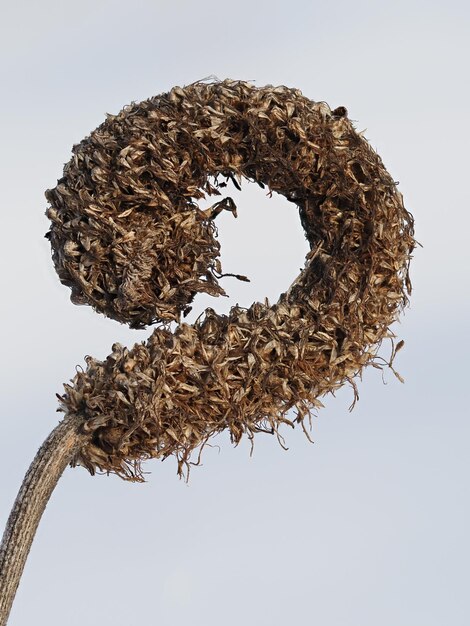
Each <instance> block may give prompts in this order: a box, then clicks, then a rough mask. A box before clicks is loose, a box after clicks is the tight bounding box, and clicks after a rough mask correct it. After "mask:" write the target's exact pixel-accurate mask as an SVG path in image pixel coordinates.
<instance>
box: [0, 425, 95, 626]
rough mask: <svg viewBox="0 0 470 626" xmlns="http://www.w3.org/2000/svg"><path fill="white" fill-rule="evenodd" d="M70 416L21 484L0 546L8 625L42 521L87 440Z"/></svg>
mask: <svg viewBox="0 0 470 626" xmlns="http://www.w3.org/2000/svg"><path fill="white" fill-rule="evenodd" d="M80 422H81V420H80V419H79V418H78V417H77V416H69V417H66V418H65V419H64V420H62V422H60V424H59V425H58V426H57V427H56V428H54V430H53V431H52V432H51V434H50V435H49V437H48V438H47V439H46V441H45V442H44V443H43V444H42V446H41V448H40V449H39V451H38V453H37V454H36V457H35V459H34V461H33V462H32V463H31V466H30V468H29V470H28V471H27V473H26V476H25V478H24V480H23V484H22V485H21V489H20V491H19V493H18V496H17V497H16V500H15V503H14V505H13V509H12V511H11V513H10V517H9V518H8V521H7V525H6V529H5V533H4V535H3V540H2V544H1V546H0V626H5V624H6V623H7V620H8V616H9V614H10V609H11V605H12V604H13V600H14V598H15V594H16V590H17V588H18V584H19V582H20V578H21V574H22V573H23V568H24V565H25V562H26V559H27V557H28V553H29V550H30V548H31V544H32V542H33V539H34V535H35V534H36V530H37V527H38V524H39V520H40V519H41V516H42V514H43V512H44V509H45V508H46V505H47V502H48V500H49V498H50V496H51V493H52V492H53V490H54V488H55V486H56V484H57V481H58V480H59V478H60V476H61V475H62V472H63V471H64V469H65V468H66V467H67V465H68V463H69V462H70V461H71V459H72V457H73V456H74V454H75V452H76V451H77V449H78V448H79V447H80V445H81V444H82V443H83V441H84V436H83V435H81V434H79V432H78V426H79V424H80Z"/></svg>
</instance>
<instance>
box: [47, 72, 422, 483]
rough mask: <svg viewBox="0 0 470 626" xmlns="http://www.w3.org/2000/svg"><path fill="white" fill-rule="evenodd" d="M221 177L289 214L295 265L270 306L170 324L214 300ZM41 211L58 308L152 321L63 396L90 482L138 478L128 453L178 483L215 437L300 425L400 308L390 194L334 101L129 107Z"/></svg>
mask: <svg viewBox="0 0 470 626" xmlns="http://www.w3.org/2000/svg"><path fill="white" fill-rule="evenodd" d="M229 179H231V180H232V181H235V183H236V184H240V182H241V181H242V179H248V180H250V181H255V182H257V183H258V184H260V185H261V186H265V187H267V188H268V190H270V191H272V192H277V193H280V194H282V195H283V196H285V197H286V198H287V199H288V200H290V201H292V202H294V203H295V204H296V205H297V207H298V210H299V213H300V219H301V222H302V225H303V227H304V229H305V234H306V237H307V239H308V241H309V244H310V251H309V253H308V254H307V257H306V263H305V268H304V269H303V271H302V272H301V273H300V275H299V276H298V278H297V279H296V280H295V282H294V284H293V285H292V286H291V287H290V288H289V289H288V290H287V291H286V292H285V293H282V294H281V295H280V297H279V300H278V302H277V303H276V304H274V305H272V306H271V305H269V303H268V302H265V303H264V304H262V303H259V302H255V303H254V304H253V305H252V306H251V307H250V308H249V309H242V308H240V307H234V308H232V309H231V311H230V313H229V314H228V315H219V314H217V313H215V312H214V311H213V310H212V309H207V310H206V312H205V314H204V315H203V316H202V317H201V318H200V319H199V320H198V321H197V322H196V323H194V324H192V325H189V324H185V323H183V322H181V316H182V314H184V313H185V312H186V311H187V310H188V307H189V306H190V304H191V301H192V300H193V298H194V296H195V295H196V294H197V293H200V292H206V293H209V294H212V295H214V296H217V295H220V294H223V293H224V291H223V289H222V287H221V286H220V284H219V281H218V279H219V278H220V275H221V272H222V268H221V265H220V261H219V252H220V247H219V244H218V241H217V238H216V233H217V231H216V227H215V225H214V219H215V217H216V215H217V213H218V212H219V211H220V210H222V209H229V210H232V211H235V207H234V205H233V201H232V200H231V199H230V198H225V199H222V200H220V201H219V202H217V203H216V204H215V205H214V207H213V210H206V211H202V210H201V209H200V208H199V206H198V203H197V201H198V200H199V199H201V198H203V197H206V196H207V195H209V196H210V195H220V186H219V185H220V183H221V182H223V181H226V180H229ZM47 199H48V201H49V203H50V208H49V209H48V212H47V214H48V216H49V218H50V220H51V222H52V225H51V229H50V231H49V233H48V237H49V238H50V240H51V244H52V249H53V260H54V264H55V267H56V269H57V272H58V274H59V277H60V279H61V281H62V282H63V283H64V284H66V285H68V286H69V287H71V289H72V299H73V301H74V302H78V303H87V304H90V305H91V306H92V307H93V308H94V309H96V310H97V311H100V312H102V313H104V314H105V315H107V316H109V317H111V318H113V319H116V320H119V321H120V322H124V323H127V324H129V325H130V326H131V327H132V328H142V327H145V326H146V325H148V324H153V323H157V327H156V329H155V330H154V332H153V334H152V335H151V336H150V338H149V339H148V340H147V341H146V342H144V343H141V344H137V345H135V346H134V347H133V348H132V349H127V348H124V347H122V346H121V345H119V344H115V345H114V346H113V350H112V353H111V355H110V356H109V357H108V358H107V359H106V360H105V361H103V362H102V361H98V360H95V359H93V358H91V357H88V358H87V369H86V370H85V371H84V372H79V373H77V375H76V376H75V378H74V379H73V381H72V382H71V384H69V385H66V386H65V394H64V395H63V396H61V405H62V409H63V410H64V411H65V412H66V413H68V414H70V413H73V414H77V415H80V416H81V417H82V418H83V430H84V431H86V432H88V433H89V435H90V437H89V440H88V443H86V444H84V446H83V447H82V449H81V450H80V451H79V453H78V454H77V456H76V458H75V460H74V462H75V463H78V464H82V465H84V466H86V467H87V468H88V469H89V470H90V471H91V472H94V471H95V470H97V469H99V470H102V471H107V472H115V473H117V474H119V475H120V476H122V477H123V478H126V479H130V480H139V479H141V469H140V462H141V461H142V460H143V459H146V458H150V457H161V458H164V457H167V456H169V455H172V454H173V455H175V456H176V457H177V459H178V462H179V470H180V471H182V470H183V469H184V467H185V465H187V464H188V463H189V460H190V456H191V453H192V452H193V451H194V450H195V449H197V448H200V447H201V446H202V445H203V444H204V443H205V442H206V441H207V440H208V439H209V438H210V437H211V436H212V435H214V434H215V433H218V432H221V431H222V430H224V429H229V431H230V434H231V437H232V440H233V441H234V442H235V443H238V442H239V441H240V439H241V437H242V435H243V434H246V435H248V437H250V438H252V437H253V435H254V434H255V433H256V432H259V431H268V432H273V433H278V428H279V425H280V424H282V423H286V424H290V425H293V424H294V423H295V422H299V423H301V424H302V425H303V422H304V419H305V418H306V417H308V416H309V415H310V411H311V410H312V408H315V407H319V406H321V402H320V400H319V398H321V397H322V396H323V395H324V394H326V393H328V392H332V391H335V390H336V389H338V388H339V387H340V386H341V385H343V384H344V383H345V382H352V384H353V385H354V383H353V381H352V379H353V377H354V376H355V375H357V374H359V373H360V372H361V370H362V368H363V367H364V366H365V365H367V364H368V363H371V362H372V361H373V360H374V359H375V358H376V353H377V347H378V345H379V344H380V342H381V341H382V340H383V339H384V338H385V337H389V336H391V332H390V330H389V327H390V325H391V324H392V323H393V322H394V321H395V320H396V318H397V315H398V313H399V312H400V309H401V308H402V307H403V306H404V305H405V304H406V303H407V295H406V294H407V292H409V291H410V284H409V279H408V264H409V260H410V255H411V252H412V250H413V248H414V246H415V240H414V237H413V219H412V217H411V215H410V214H409V213H408V212H407V211H406V209H405V208H404V206H403V201H402V197H401V195H400V193H399V192H398V191H397V188H396V184H395V182H394V181H393V179H392V178H391V177H390V175H389V174H388V172H387V171H386V170H385V168H384V166H383V164H382V161H381V160H380V158H379V156H378V155H377V154H376V153H375V152H374V150H373V149H372V148H371V147H370V145H369V144H368V143H367V141H366V140H365V139H364V138H363V137H362V136H361V135H360V134H358V133H357V132H356V131H355V129H354V127H353V125H352V123H351V122H350V120H349V119H348V117H347V111H346V109H345V108H344V107H339V108H337V109H335V110H334V111H331V109H330V108H329V107H328V105H326V104H325V103H323V102H312V101H311V100H309V99H308V98H306V97H304V96H303V95H302V94H301V92H300V91H298V90H296V89H290V88H287V87H272V86H267V87H262V88H258V87H254V86H253V85H251V84H249V83H246V82H238V81H230V80H226V81H223V82H215V83H210V84H207V83H195V84H193V85H190V86H188V87H184V88H180V87H175V88H174V89H172V90H171V91H170V92H169V93H167V94H162V95H160V96H157V97H154V98H151V99H149V100H146V101H144V102H141V103H138V104H132V105H130V106H127V107H125V108H124V109H123V110H122V111H121V112H120V113H119V114H118V115H115V116H112V115H110V116H108V117H107V119H106V121H105V122H104V123H103V124H101V126H99V127H98V128H97V129H96V130H94V131H93V132H92V133H91V134H90V136H89V137H87V138H85V139H84V140H83V141H82V142H81V143H80V144H78V145H76V146H74V148H73V156H72V158H71V160H70V161H69V163H68V164H67V165H66V166H65V169H64V174H63V177H62V178H61V179H60V180H59V181H58V184H57V186H56V187H55V188H54V189H52V190H49V191H48V192H47ZM286 243H288V242H286ZM260 245H266V242H264V241H260ZM172 321H176V322H178V325H177V327H176V330H174V331H172V330H171V329H170V327H169V322H172ZM291 410H293V416H292V418H290V417H288V414H289V412H290V411H291Z"/></svg>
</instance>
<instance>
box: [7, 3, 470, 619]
mask: <svg viewBox="0 0 470 626" xmlns="http://www.w3.org/2000/svg"><path fill="white" fill-rule="evenodd" d="M1 14H2V20H1V25H0V47H1V54H0V78H1V83H0V84H1V91H2V97H1V101H0V107H1V115H0V126H1V128H0V131H1V132H0V138H1V148H0V177H1V190H2V194H1V225H2V233H3V236H2V245H1V248H0V254H1V273H0V276H1V278H0V280H1V293H2V300H1V302H2V306H1V314H2V323H1V326H0V332H1V345H2V358H1V365H0V367H1V377H0V380H1V385H2V411H1V417H0V524H1V526H2V528H3V525H4V523H5V521H6V518H7V515H8V513H9V510H10V507H11V505H12V502H13V499H14V497H15V495H16V492H17V490H18V488H19V485H20V483H21V480H22V478H23V475H24V472H25V471H26V469H27V467H28V465H29V463H30V461H31V460H32V458H33V456H34V454H35V452H36V450H37V448H38V447H39V445H40V444H41V443H42V441H43V439H44V438H45V437H46V436H47V434H48V433H49V432H50V430H51V429H52V428H53V427H54V426H55V424H56V423H57V420H58V419H59V416H58V415H57V414H56V413H55V410H56V406H57V402H56V399H55V393H56V392H59V393H60V392H61V389H62V383H63V382H66V381H67V380H68V379H70V378H71V377H72V376H73V375H74V371H75V366H76V365H77V364H82V363H83V357H84V356H85V355H86V354H91V355H93V356H95V357H100V358H104V357H105V356H106V355H107V354H108V353H109V352H110V348H111V345H112V343H113V342H115V341H120V342H122V343H125V344H127V345H132V344H133V343H134V342H135V341H141V340H143V339H145V338H146V337H147V336H148V335H149V334H150V330H146V331H131V330H129V329H127V328H126V327H124V326H120V325H119V324H118V323H116V322H113V321H111V320H109V319H105V318H104V317H102V316H99V315H98V314H96V313H94V312H93V311H91V309H89V308H87V307H76V306H73V305H72V304H71V303H70V301H69V291H68V289H67V288H66V287H64V286H62V285H61V284H60V283H59V280H58V279H57V277H56V275H55V272H54V269H53V266H52V262H51V259H50V249H49V244H48V242H47V240H45V239H44V238H43V235H44V233H45V232H46V230H47V229H48V222H47V219H46V218H45V216H44V211H45V209H46V201H45V198H44V190H45V189H47V188H49V187H53V186H54V185H55V184H56V180H57V178H59V177H60V176H61V172H62V168H63V164H64V163H65V162H66V161H68V159H69V157H70V150H71V147H72V145H73V144H74V143H76V142H78V141H80V140H81V139H82V137H83V136H85V135H86V134H88V133H89V132H90V131H91V130H92V129H93V128H95V127H96V126H97V125H99V124H100V123H101V122H102V120H103V119H104V116H105V114H106V113H117V112H118V111H119V110H120V109H121V108H122V106H124V105H125V104H127V103H129V102H131V101H138V100H142V99H145V98H147V97H150V96H152V95H156V94H158V93H161V92H163V91H167V90H169V89H170V88H171V87H172V86H174V85H184V84H188V83H191V82H194V81H195V80H198V79H201V78H204V77H206V76H208V75H211V74H214V75H216V76H217V77H219V78H221V79H222V78H234V79H243V80H252V81H254V82H255V84H256V85H260V86H261V85H264V84H268V83H269V84H273V85H278V84H284V85H288V86H291V87H298V88H299V89H301V90H302V92H303V93H304V95H306V96H307V97H309V98H311V99H312V100H325V101H327V102H328V103H329V104H330V105H331V106H332V108H334V107H337V106H340V105H344V106H346V107H347V108H348V111H349V116H350V118H351V119H353V120H355V124H356V127H357V128H358V130H364V129H366V132H365V135H366V137H367V138H368V139H369V141H370V142H371V144H372V146H373V147H374V148H375V149H376V150H377V151H378V152H379V154H380V155H381V157H382V158H383V160H384V163H385V165H386V166H387V168H388V169H389V171H390V172H391V174H392V176H393V177H394V179H395V180H398V181H400V186H399V189H400V190H401V192H402V193H403V194H404V198H405V203H406V206H407V208H408V209H409V210H410V211H411V212H412V213H413V214H414V216H415V219H416V234H417V238H418V239H419V241H420V242H421V243H422V244H423V246H424V247H423V248H422V249H418V250H417V251H416V254H415V259H414V261H413V264H412V269H411V275H412V280H413V284H414V293H413V296H412V300H411V307H410V308H409V309H408V310H407V311H406V314H405V316H404V317H403V318H402V321H401V324H400V325H398V326H397V327H396V333H397V334H398V336H399V338H401V339H404V340H405V342H406V346H405V349H404V350H403V351H402V352H401V353H400V354H399V357H398V358H397V362H396V365H397V367H398V369H399V371H400V373H401V374H402V375H403V376H404V378H405V379H406V383H405V384H404V385H402V384H400V383H399V382H398V380H397V379H395V378H394V376H393V375H392V374H390V373H387V372H386V373H385V382H386V383H387V384H386V385H383V383H382V379H381V376H380V372H378V371H377V370H374V369H371V371H367V372H366V373H365V375H364V379H363V381H362V382H361V383H360V386H359V391H360V402H359V404H358V405H357V406H356V408H355V410H354V411H353V412H352V413H349V412H348V406H349V404H350V401H351V392H350V391H349V390H344V392H343V391H342V392H341V393H339V394H337V397H336V398H330V399H328V400H327V403H326V404H327V406H326V408H325V409H324V410H322V411H321V412H320V413H319V414H318V417H317V418H316V419H315V420H314V424H313V438H314V440H315V444H314V445H312V444H310V443H308V442H307V440H306V438H305V437H304V435H303V434H302V432H301V431H296V432H286V433H285V434H286V436H287V441H288V444H289V451H287V452H285V451H283V450H282V449H281V448H280V447H279V446H278V445H277V443H276V441H275V439H274V438H272V437H269V436H267V435H259V436H258V439H257V440H256V445H255V450H254V455H253V457H251V458H250V456H249V446H248V445H247V444H246V443H242V444H241V445H240V446H239V447H238V448H236V449H234V448H232V447H231V445H230V443H229V441H228V439H227V437H225V436H221V437H219V439H218V440H217V441H214V443H215V444H218V447H214V448H207V449H206V451H205V453H204V457H203V466H202V467H199V468H194V470H193V471H192V474H191V479H190V481H189V484H186V483H184V482H183V481H180V480H178V478H177V476H176V462H175V461H174V460H173V459H168V460H167V461H165V462H164V463H160V462H158V461H153V462H149V463H147V465H146V467H145V469H146V470H147V471H148V472H150V474H149V475H148V482H147V483H146V484H144V485H133V484H130V483H125V482H122V481H121V480H119V479H118V478H116V477H106V476H96V477H93V478H92V477H90V476H89V475H88V474H87V472H86V471H85V470H84V469H82V468H75V469H67V470H66V472H65V474H64V476H63V478H62V479H61V481H60V483H59V486H58V488H57V490H56V491H55V492H54V494H53V497H52V499H51V502H50V503H49V506H48V508H47V510H46V513H45V515H44V517H43V520H42V523H41V525H40V528H39V532H38V534H37V538H36V541H35V543H34V545H33V549H32V552H31V554H30V558H29V560H28V563H27V565H26V569H25V574H24V576H23V579H22V582H21V585H20V588H19V591H18V594H17V598H16V602H15V604H14V607H13V610H12V613H11V618H10V622H9V625H10V626H30V625H31V624H33V623H34V624H40V625H42V624H44V625H46V624H47V626H64V624H67V625H68V626H83V624H87V625H89V626H95V625H99V626H108V625H109V626H111V625H112V626H134V625H138V624H141V623H145V624H152V625H153V624H169V623H171V624H172V626H182V625H183V624H189V623H190V624H195V625H198V624H204V625H205V626H215V625H219V624H224V625H225V626H240V624H244V625H247V626H251V625H253V626H254V625H256V626H281V625H282V626H284V625H286V624H290V623H296V624H301V625H303V624H318V625H321V626H358V625H360V626H377V625H378V624H380V626H421V625H422V626H443V625H447V624H449V625H452V626H467V625H468V624H469V623H470V595H469V593H468V590H469V583H470V572H469V569H470V566H469V563H470V541H469V531H468V528H469V523H470V505H469V498H470V482H469V470H470V455H469V442H470V420H469V418H468V415H465V413H466V412H467V411H466V410H465V409H466V403H467V402H466V401H467V397H468V375H469V367H468V354H469V347H470V346H469V331H468V320H469V308H470V307H469V304H470V296H469V266H470V264H469V260H470V259H469V256H470V255H469V241H468V237H469V235H468V233H469V230H470V217H469V216H470V207H469V198H468V191H467V187H468V176H469V174H468V172H469V157H468V145H469V141H470V137H469V125H468V102H469V96H470V93H469V81H468V63H469V52H470V50H469V26H470V24H469V8H468V3H467V2H463V0H462V1H461V2H459V1H456V0H449V1H446V2H443V1H442V0H441V1H439V2H435V1H432V0H428V1H418V0H406V1H404V0H395V1H394V2H371V1H361V0H358V1H356V2H350V1H345V0H337V1H335V2H324V1H323V2H317V1H310V2H307V1H301V0H290V1H289V2H287V1H284V2H279V1H277V0H270V1H258V2H257V1H256V0H250V1H249V2H248V1H247V0H238V1H237V2H233V3H228V2H221V1H220V0H219V1H218V2H215V1H210V0H199V1H194V2H190V1H189V0H187V1H184V0H173V1H172V2H170V1H158V0H153V1H151V0H133V1H132V2H131V1H127V2H122V1H120V0H119V1H112V0H81V1H80V2H71V1H68V0H61V1H59V0H57V1H52V0H38V1H33V0H16V1H15V2H9V3H8V2H6V0H4V1H3V2H2V11H1ZM245 187H246V188H245V189H244V190H243V192H242V193H241V194H239V195H238V196H237V202H238V208H239V216H240V217H239V218H238V220H237V221H235V220H233V218H232V217H231V216H230V215H226V216H221V218H222V219H221V220H220V225H219V230H220V239H221V242H222V261H223V263H224V268H225V271H227V272H235V273H240V274H247V275H249V276H250V277H251V278H252V283H251V284H250V285H247V284H245V283H237V281H233V283H232V282H230V281H231V279H225V280H226V281H227V282H226V283H225V284H226V286H227V289H228V291H229V293H230V296H231V297H230V299H229V300H224V301H217V300H215V301H213V302H211V303H210V304H211V306H213V307H214V308H216V309H217V310H219V311H224V310H227V308H228V307H229V306H230V305H233V304H234V303H235V302H239V303H240V304H245V305H248V304H250V303H251V302H252V301H253V300H254V299H258V300H259V299H262V298H264V296H269V298H270V299H272V300H275V299H276V298H277V295H278V294H279V293H281V292H282V291H283V290H285V289H286V287H287V286H288V285H289V284H290V282H291V281H292V279H293V278H294V277H295V276H296V274H297V273H298V270H299V267H300V266H301V265H303V257H304V255H305V253H306V251H307V246H306V243H305V240H304V237H303V234H302V230H301V227H300V222H299V220H298V215H297V213H296V211H295V207H293V205H291V204H289V203H288V202H287V201H283V199H282V198H273V199H271V200H270V199H269V198H267V197H266V195H265V192H263V191H262V190H261V189H259V188H254V185H253V186H248V185H245ZM260 224H263V231H264V232H263V234H262V235H261V233H260V228H259V225H260ZM252 244H253V245H255V244H256V247H257V248H259V249H260V251H259V254H257V255H256V254H254V253H253V252H251V250H250V248H251V246H252ZM208 304H209V302H208V301H207V300H204V301H201V302H199V307H200V309H199V310H201V308H202V307H203V306H207V305H208ZM385 353H386V352H385ZM464 398H465V401H464Z"/></svg>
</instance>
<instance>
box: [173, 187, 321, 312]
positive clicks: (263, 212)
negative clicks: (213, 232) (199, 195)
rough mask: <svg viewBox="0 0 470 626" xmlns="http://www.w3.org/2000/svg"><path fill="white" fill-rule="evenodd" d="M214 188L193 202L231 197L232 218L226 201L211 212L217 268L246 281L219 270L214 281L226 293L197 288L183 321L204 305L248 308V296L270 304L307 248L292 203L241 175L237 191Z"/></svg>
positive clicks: (207, 204)
mask: <svg viewBox="0 0 470 626" xmlns="http://www.w3.org/2000/svg"><path fill="white" fill-rule="evenodd" d="M220 191H221V195H220V196H208V197H207V198H206V199H205V200H204V201H200V202H199V208H200V209H202V210H206V209H207V210H209V208H210V207H211V206H213V205H214V204H215V203H216V202H220V201H223V199H224V198H231V199H232V200H233V202H234V204H235V205H236V214H237V217H236V218H235V216H234V213H233V212H232V211H231V210H230V206H231V203H230V201H229V202H228V203H227V202H226V203H224V204H225V206H226V207H227V208H229V210H222V211H220V213H219V214H218V215H217V216H216V217H214V222H215V224H216V226H217V230H218V236H217V239H218V241H219V243H220V261H221V264H222V274H237V275H241V276H246V277H247V278H248V279H249V281H250V282H244V281H241V280H237V278H235V277H233V276H222V278H220V279H219V283H220V285H221V286H222V287H223V289H224V290H225V292H226V293H227V297H224V296H219V297H217V298H216V297H213V296H209V295H207V294H203V293H200V294H197V296H196V297H195V298H194V301H193V302H192V305H191V306H192V310H191V312H190V313H189V314H188V315H187V317H186V318H185V319H184V321H185V322H187V323H189V324H191V323H193V322H194V321H195V320H196V319H197V318H198V317H199V316H200V315H201V313H203V312H204V310H205V309H206V308H208V307H210V308H212V309H214V310H215V311H217V313H220V314H227V313H228V312H229V310H230V308H231V307H233V306H235V305H238V306H241V307H244V308H248V307H249V306H251V304H252V303H253V302H264V301H265V298H267V299H268V300H269V302H270V304H274V303H275V302H277V300H278V299H279V296H280V294H281V293H283V292H285V291H287V289H288V288H289V287H290V285H291V284H292V282H293V281H294V280H295V278H296V277H297V276H298V274H299V273H300V271H301V270H302V269H303V267H304V265H305V256H306V255H307V253H308V251H309V245H308V242H307V239H306V238H305V233H304V230H303V228H302V225H301V223H300V217H299V210H298V207H297V206H296V204H294V203H292V202H289V201H288V200H286V198H284V197H283V196H282V195H280V194H277V193H275V192H273V193H272V194H271V192H270V191H269V190H268V189H267V188H265V189H261V188H260V187H259V186H258V185H257V184H256V183H252V182H249V181H246V180H243V184H242V190H241V191H239V190H238V189H236V188H235V187H225V188H224V189H220Z"/></svg>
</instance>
